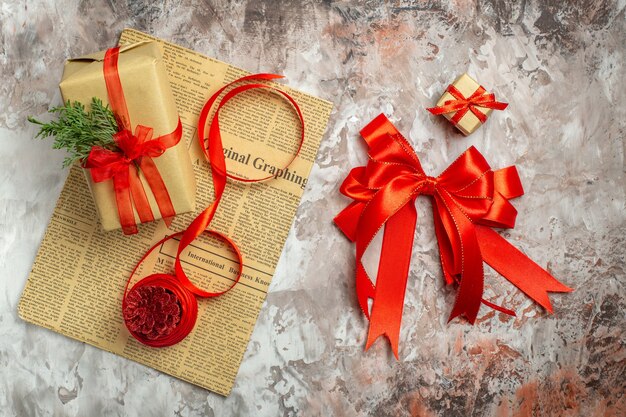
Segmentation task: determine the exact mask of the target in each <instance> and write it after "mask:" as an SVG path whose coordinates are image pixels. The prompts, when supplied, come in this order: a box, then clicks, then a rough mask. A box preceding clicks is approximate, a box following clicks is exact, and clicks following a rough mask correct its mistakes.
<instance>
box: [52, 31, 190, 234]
mask: <svg viewBox="0 0 626 417" xmlns="http://www.w3.org/2000/svg"><path fill="white" fill-rule="evenodd" d="M59 87H60V89H61V94H62V95H63V99H64V100H65V101H66V102H68V101H70V102H75V101H77V102H80V103H82V104H84V105H85V107H86V108H87V109H89V106H90V103H91V102H92V99H94V98H96V99H101V100H102V102H103V103H105V104H108V105H109V106H110V108H111V110H113V113H114V115H115V120H116V121H117V125H118V132H117V133H116V134H114V135H113V138H114V140H115V145H117V146H115V147H114V148H113V150H112V149H106V148H104V147H96V146H94V147H93V148H92V149H91V152H90V153H89V157H88V158H86V159H85V160H83V161H81V165H82V167H83V168H85V173H86V176H87V180H88V183H89V187H90V188H91V191H92V193H93V196H94V200H95V203H96V206H97V209H98V212H99V214H100V220H101V223H102V228H103V229H104V230H113V229H118V228H120V227H122V228H123V230H124V233H126V234H132V233H136V232H137V227H136V224H137V223H145V222H148V221H152V220H156V219H160V218H163V219H164V220H165V221H166V223H167V224H168V225H169V222H170V221H171V219H172V217H173V216H174V215H175V214H180V213H185V212H188V211H192V210H194V209H195V192H196V185H195V177H194V172H193V168H192V166H191V160H190V157H189V153H188V150H187V148H186V144H185V141H184V140H182V125H181V123H180V119H179V117H178V111H177V110H176V104H175V102H174V97H173V96H172V92H171V89H170V84H169V81H168V78H167V73H166V69H165V65H164V63H163V59H162V54H161V50H160V49H159V46H158V45H157V44H156V43H154V42H141V43H136V44H133V45H127V46H123V47H119V48H111V49H109V50H107V51H103V52H98V53H95V54H91V55H87V56H84V57H81V58H77V59H70V60H69V61H67V63H66V65H65V69H64V71H63V78H62V80H61V83H60V85H59Z"/></svg>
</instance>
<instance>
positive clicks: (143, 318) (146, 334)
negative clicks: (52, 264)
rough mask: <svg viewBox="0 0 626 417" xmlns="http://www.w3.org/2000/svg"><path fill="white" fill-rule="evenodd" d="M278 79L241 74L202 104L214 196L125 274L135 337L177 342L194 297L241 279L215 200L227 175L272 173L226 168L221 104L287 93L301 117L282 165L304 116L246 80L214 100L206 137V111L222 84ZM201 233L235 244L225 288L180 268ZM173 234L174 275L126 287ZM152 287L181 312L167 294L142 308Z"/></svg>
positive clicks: (201, 132)
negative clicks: (202, 283) (255, 93)
mask: <svg viewBox="0 0 626 417" xmlns="http://www.w3.org/2000/svg"><path fill="white" fill-rule="evenodd" d="M277 78H282V76H280V75H274V74H253V75H248V76H245V77H242V78H239V79H237V80H235V81H233V82H231V83H229V84H227V85H225V86H224V87H222V88H221V89H219V90H218V91H217V92H216V93H215V94H213V96H211V98H210V99H209V100H208V101H207V102H206V104H205V105H204V107H203V109H202V111H201V113H200V118H199V120H198V142H199V144H200V148H201V149H202V151H203V153H204V155H205V156H206V158H207V160H208V161H209V162H210V165H211V176H212V179H213V188H214V195H215V198H214V200H213V203H211V205H209V206H208V207H207V208H206V209H205V210H203V211H202V212H201V213H200V214H199V215H198V216H197V217H196V218H195V219H194V220H193V221H192V222H191V224H190V225H189V227H188V228H187V229H186V230H184V231H182V232H178V233H175V234H173V235H170V236H166V237H165V238H163V239H161V240H160V241H159V242H157V243H156V244H155V245H154V246H152V248H150V249H149V250H148V251H147V252H146V254H145V255H144V256H143V257H142V258H141V259H140V260H139V262H138V263H137V265H136V266H135V269H134V270H133V271H132V273H131V275H130V276H129V278H128V280H127V282H126V287H125V288H124V298H123V300H122V313H123V315H124V323H125V324H126V327H127V329H128V331H129V332H130V334H131V335H132V336H133V337H134V338H135V339H137V340H138V341H139V342H141V343H143V344H145V345H148V346H152V347H165V346H171V345H173V344H175V343H178V342H180V341H181V340H183V339H184V338H185V337H186V336H187V335H188V334H189V333H190V332H191V330H192V329H193V327H194V325H195V322H196V319H197V315H198V305H197V300H196V296H197V297H217V296H219V295H222V294H224V293H226V292H228V291H229V290H231V289H232V288H233V287H234V286H235V285H236V284H237V283H238V282H239V279H240V277H241V272H242V269H243V257H242V255H241V252H240V250H239V248H238V247H237V245H236V244H235V242H233V241H232V240H231V239H230V238H229V237H228V236H226V235H224V234H222V233H219V232H216V231H214V230H209V229H208V227H209V225H210V223H211V221H212V220H213V217H214V215H215V212H216V210H217V207H218V206H219V203H220V201H221V199H222V196H223V194H224V190H225V189H226V182H227V178H230V179H232V180H235V181H240V182H246V183H251V182H260V181H266V180H270V179H273V178H274V176H273V175H270V176H266V177H262V178H242V177H237V176H235V175H232V174H230V173H228V172H227V170H226V160H225V157H224V148H223V146H222V137H221V134H220V126H219V114H220V109H222V108H223V107H224V105H225V104H226V103H227V102H228V101H229V100H230V99H232V98H233V97H235V96H236V95H238V94H240V93H243V92H246V91H248V90H254V89H266V90H270V91H273V92H275V93H277V94H279V95H280V96H282V97H283V98H285V99H286V100H287V101H288V102H289V103H290V104H291V105H292V107H293V108H294V110H295V111H296V114H297V116H298V118H299V120H300V124H301V130H300V141H299V144H298V149H297V151H296V152H295V153H294V154H293V155H292V156H291V158H290V160H289V161H288V162H287V163H286V164H285V166H284V167H283V168H282V169H285V168H287V167H288V166H290V165H291V164H292V162H293V161H294V160H295V159H296V158H297V156H298V155H299V153H300V150H301V149H302V145H303V144H304V117H303V115H302V112H301V110H300V107H299V106H298V104H297V103H296V101H295V100H294V99H293V98H292V97H291V96H290V95H289V94H287V93H286V92H284V91H282V90H280V89H278V88H275V87H272V86H270V85H267V84H260V83H249V84H243V85H239V86H236V87H234V88H232V89H231V90H230V91H228V92H227V93H226V94H225V95H224V97H222V99H221V100H220V101H219V104H218V105H217V108H216V110H215V113H214V115H213V118H212V119H211V123H210V127H209V132H208V136H205V133H206V125H207V121H208V117H209V113H210V111H211V109H212V107H213V105H214V104H215V103H216V101H217V100H218V98H219V97H220V95H221V94H222V93H223V92H224V91H225V90H226V89H228V88H230V87H233V86H234V85H235V84H240V83H242V82H248V81H271V80H274V79H277ZM203 233H209V234H212V235H214V236H216V237H218V238H220V239H222V240H223V241H225V242H226V243H227V244H228V245H229V246H230V247H231V248H232V249H233V252H234V254H235V256H236V258H237V262H238V263H239V271H238V272H237V276H236V277H235V279H234V280H233V282H232V284H231V285H230V286H229V287H228V288H226V289H225V290H224V291H218V292H211V291H206V290H203V289H201V288H199V287H197V286H196V285H195V284H193V283H192V282H191V280H190V279H189V277H188V276H187V274H186V272H185V270H184V269H183V267H182V264H181V259H180V258H181V254H182V253H183V251H184V249H185V248H186V247H187V246H189V245H190V244H191V243H192V242H193V241H194V240H195V239H196V238H197V237H199V236H200V235H201V234H203ZM177 237H180V241H179V243H178V249H177V251H176V259H175V261H174V267H175V268H174V274H173V275H169V274H153V275H149V276H147V277H145V278H143V279H141V280H139V281H138V282H137V283H136V284H135V285H134V286H133V287H132V288H131V289H130V290H129V289H128V287H129V285H130V282H131V280H132V278H133V276H134V275H135V272H136V271H137V269H138V268H139V266H140V265H141V264H142V263H143V261H144V260H145V259H146V257H147V256H148V255H150V253H152V252H153V251H154V250H155V249H157V248H159V247H160V246H161V245H162V244H163V243H165V242H166V241H168V240H170V239H173V238H177ZM150 287H157V288H158V287H162V288H164V289H165V290H166V291H168V292H169V293H168V294H171V295H173V296H175V299H176V302H177V304H178V305H179V306H180V310H181V311H180V312H179V311H174V310H175V308H170V307H169V305H171V304H172V299H171V297H161V298H159V299H158V300H157V301H158V302H162V301H160V300H161V299H163V300H165V302H167V303H168V305H163V306H161V305H159V306H156V307H155V306H152V307H153V308H152V309H151V311H150V312H146V309H141V307H142V304H141V301H142V300H141V298H140V297H141V295H142V293H145V294H150V293H152V292H154V291H151V290H150V291H142V289H145V288H150ZM152 312H155V313H153V314H157V315H158V316H157V317H155V316H154V315H151V314H148V313H152ZM178 313H180V314H178ZM179 315H180V322H178V323H174V324H173V325H172V323H169V322H168V319H170V317H178V316H179ZM146 324H147V325H146ZM153 326H157V327H158V326H160V328H155V329H153V328H152V327H153Z"/></svg>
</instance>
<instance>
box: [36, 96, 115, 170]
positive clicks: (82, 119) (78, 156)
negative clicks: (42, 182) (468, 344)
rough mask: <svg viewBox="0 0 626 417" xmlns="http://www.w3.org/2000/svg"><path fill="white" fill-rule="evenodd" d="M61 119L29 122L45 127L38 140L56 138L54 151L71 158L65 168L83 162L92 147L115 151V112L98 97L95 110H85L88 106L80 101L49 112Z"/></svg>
mask: <svg viewBox="0 0 626 417" xmlns="http://www.w3.org/2000/svg"><path fill="white" fill-rule="evenodd" d="M48 112H49V113H56V114H57V115H58V116H59V119H58V120H57V121H51V122H48V123H44V122H41V121H39V120H37V119H35V118H34V117H28V121H29V122H31V123H35V124H37V125H39V126H41V129H40V130H39V133H37V136H35V137H36V138H41V139H43V138H47V137H49V136H54V144H53V145H52V147H53V148H54V149H65V150H66V151H67V152H68V154H69V155H68V156H67V157H66V158H65V159H64V160H63V167H67V166H70V165H72V164H73V163H74V162H76V161H79V162H80V163H82V162H84V160H85V159H86V158H87V156H88V155H89V152H90V151H91V148H92V147H94V146H101V147H103V148H107V149H111V150H115V149H117V146H116V145H115V141H114V140H113V135H114V134H116V133H117V132H118V127H117V122H116V120H115V116H114V114H113V111H111V109H110V108H109V106H108V105H107V106H105V105H104V104H103V103H102V100H100V99H98V98H95V97H94V98H92V99H91V111H89V112H87V111H85V106H84V105H83V104H81V103H79V102H78V101H75V102H73V103H70V101H69V100H68V101H67V103H65V105H63V106H59V107H54V108H52V109H50V110H49V111H48Z"/></svg>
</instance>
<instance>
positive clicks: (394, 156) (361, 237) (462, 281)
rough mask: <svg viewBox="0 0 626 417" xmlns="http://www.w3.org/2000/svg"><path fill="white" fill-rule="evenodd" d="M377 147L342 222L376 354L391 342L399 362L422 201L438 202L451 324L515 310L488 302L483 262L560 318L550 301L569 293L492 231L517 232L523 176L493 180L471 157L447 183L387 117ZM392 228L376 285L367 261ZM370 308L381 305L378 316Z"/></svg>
mask: <svg viewBox="0 0 626 417" xmlns="http://www.w3.org/2000/svg"><path fill="white" fill-rule="evenodd" d="M361 135H362V136H363V138H364V139H365V142H366V143H367V145H368V148H369V150H368V154H369V157H370V159H369V162H368V164H367V166H362V167H357V168H354V169H353V170H352V171H351V172H350V173H349V174H348V176H347V178H346V179H345V181H344V182H343V184H342V186H341V192H342V193H343V194H344V195H346V196H348V197H350V198H352V199H353V200H354V201H353V202H352V203H351V204H350V205H349V206H348V207H346V208H345V209H344V210H343V211H341V213H339V215H338V216H337V217H336V218H335V223H336V224H337V225H338V226H339V228H340V229H341V230H342V231H343V233H344V234H345V235H346V236H347V237H348V238H349V239H350V240H351V241H353V242H355V243H356V291H357V298H358V302H359V305H360V307H361V309H362V310H363V313H364V314H365V315H366V316H367V317H368V318H369V319H370V327H369V334H368V339H367V343H366V349H367V348H369V347H370V346H371V344H372V343H373V342H374V341H375V340H376V339H377V338H378V337H379V336H381V335H385V336H386V337H387V338H388V339H389V341H390V343H391V347H392V349H393V352H394V354H395V356H396V358H397V357H398V339H399V334H400V324H401V320H402V308H403V305H404V293H405V290H406V283H407V277H408V272H409V264H410V260H411V252H412V247H413V235H414V233H415V230H414V229H415V224H416V221H417V212H416V210H415V200H416V198H417V197H418V196H419V195H421V194H423V195H428V196H431V197H432V202H433V217H434V223H435V234H436V237H437V241H438V245H439V252H440V260H441V266H442V269H443V274H444V278H445V280H446V283H447V284H452V283H457V284H458V293H457V297H456V301H455V303H454V307H453V308H452V312H451V314H450V320H452V319H453V318H455V317H457V316H465V317H466V318H467V319H468V320H469V321H470V323H474V321H475V320H476V316H477V315H478V310H479V308H480V305H481V303H484V304H486V305H488V306H490V307H492V308H496V309H497V310H499V311H502V312H505V313H508V314H512V315H514V313H513V312H512V311H510V310H507V309H504V308H502V307H499V306H496V305H494V304H492V303H490V302H488V301H486V300H484V299H483V286H484V284H483V279H484V271H483V262H486V263H487V264H489V265H490V266H491V267H492V268H493V269H495V270H496V271H497V272H499V273H500V274H501V275H502V276H504V277H505V278H506V279H508V280H509V281H510V282H512V283H513V284H514V285H515V286H516V287H517V288H519V289H520V290H522V291H523V292H524V293H525V294H526V295H528V296H529V297H530V298H531V299H533V300H534V301H535V302H536V303H538V304H540V305H541V306H543V307H544V308H545V309H546V310H548V311H549V312H552V306H551V304H550V300H549V298H548V294H547V293H548V292H569V291H572V289H571V288H568V287H567V286H565V285H563V284H562V283H560V282H559V281H557V280H556V279H555V278H554V277H552V275H550V274H549V273H548V272H547V271H545V270H544V269H543V268H541V267H540V266H539V265H537V264H536V263H535V262H533V261H532V260H531V259H529V258H528V257H526V255H524V254H523V253H522V252H520V251H519V250H518V249H516V248H515V247H514V246H512V245H511V244H510V243H508V242H507V241H506V240H505V239H504V238H503V237H502V236H500V235H499V234H498V233H497V232H495V231H494V230H492V229H491V228H492V227H500V228H512V227H514V226H515V218H516V215H517V211H516V210H515V207H513V205H512V204H511V203H510V201H509V200H510V199H513V198H515V197H519V196H521V195H522V194H523V193H524V191H523V189H522V185H521V182H520V179H519V176H518V173H517V170H516V168H515V167H514V166H511V167H507V168H504V169H500V170H496V171H493V170H492V169H491V167H490V166H489V164H488V163H487V161H486V160H485V158H484V157H483V156H482V155H481V153H480V152H479V151H478V150H477V149H476V148H474V147H473V146H472V147H470V148H469V149H468V150H467V151H465V152H464V153H463V154H462V155H461V156H460V157H459V158H458V159H457V160H455V161H454V162H453V163H452V164H451V165H450V166H449V167H448V168H447V169H446V170H445V171H443V173H442V174H441V175H439V176H438V177H431V176H428V175H426V173H425V172H424V170H423V169H422V166H421V164H420V161H419V159H418V157H417V155H416V153H415V151H414V150H413V148H412V147H411V145H410V144H409V142H408V141H407V140H406V139H405V138H404V137H403V136H402V135H401V134H400V133H399V132H398V130H397V129H396V128H395V127H394V126H393V125H392V124H391V122H390V121H389V120H388V119H387V118H386V117H385V116H384V115H383V114H381V115H379V116H378V117H376V118H375V119H374V120H373V121H372V122H370V124H368V125H367V126H366V127H365V128H364V129H363V130H362V131H361ZM382 227H384V234H383V243H382V249H381V255H380V261H379V266H378V274H377V278H376V285H375V286H374V284H373V283H372V281H371V280H370V278H369V276H368V274H367V272H366V270H365V268H364V267H363V263H362V257H363V254H364V253H365V251H366V249H367V247H368V245H369V244H370V242H371V241H372V239H373V238H374V236H375V235H376V233H377V232H378V231H379V230H380V229H381V228H382ZM368 299H372V300H373V302H372V308H371V314H370V312H369V309H368Z"/></svg>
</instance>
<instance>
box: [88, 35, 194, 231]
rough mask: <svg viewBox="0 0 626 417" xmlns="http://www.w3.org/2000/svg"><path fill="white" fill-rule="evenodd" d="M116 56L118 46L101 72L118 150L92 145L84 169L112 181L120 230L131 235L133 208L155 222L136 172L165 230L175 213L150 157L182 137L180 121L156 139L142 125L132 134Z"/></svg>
mask: <svg viewBox="0 0 626 417" xmlns="http://www.w3.org/2000/svg"><path fill="white" fill-rule="evenodd" d="M118 56H119V47H116V48H111V49H109V50H107V51H106V53H105V55H104V62H103V71H104V80H105V82H106V87H107V93H108V97H109V104H110V105H111V109H112V110H113V113H114V114H115V117H116V120H117V123H118V128H119V132H118V133H116V134H115V135H113V139H114V141H115V144H116V145H117V146H118V148H119V151H112V150H110V149H106V148H103V147H100V146H94V147H93V148H91V151H90V153H89V156H88V157H87V159H86V161H85V163H84V167H85V168H87V169H89V171H90V173H91V178H92V179H93V181H94V182H103V181H108V180H113V189H114V191H115V200H116V203H117V211H118V214H119V218H120V224H121V225H122V230H123V231H124V234H134V233H137V224H136V223H135V214H134V210H133V205H134V208H135V209H136V210H137V214H138V215H139V219H140V220H141V222H142V223H145V222H150V221H153V220H154V215H153V213H152V209H151V208H150V203H149V202H148V197H147V196H146V191H145V189H144V187H143V184H142V182H141V179H140V178H139V171H138V169H139V170H141V172H142V174H143V176H144V178H145V179H146V182H147V183H148V185H149V186H150V189H151V190H152V194H153V195H154V198H155V200H156V203H157V205H158V207H159V211H160V212H161V216H162V217H163V220H164V221H165V223H166V225H167V226H168V227H169V226H170V224H171V222H172V218H173V217H174V215H175V214H176V212H175V210H174V205H173V204H172V200H171V198H170V195H169V193H168V192H167V188H166V186H165V183H164V182H163V178H162V177H161V174H160V173H159V170H158V168H157V166H156V164H155V163H154V161H153V159H152V158H156V157H158V156H161V155H162V154H163V153H164V152H165V150H166V149H168V148H171V147H173V146H175V145H176V144H177V143H178V142H179V141H180V139H181V137H182V134H183V127H182V124H181V122H180V118H179V119H178V125H177V126H176V128H175V129H174V131H172V132H171V133H168V134H165V135H162V136H159V137H157V138H154V139H153V138H152V134H153V130H152V128H150V127H147V126H142V125H137V126H136V127H135V133H134V134H133V132H132V128H131V123H130V117H129V115H128V108H127V106H126V100H125V98H124V92H123V89H122V83H121V81H120V76H119V72H118Z"/></svg>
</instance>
